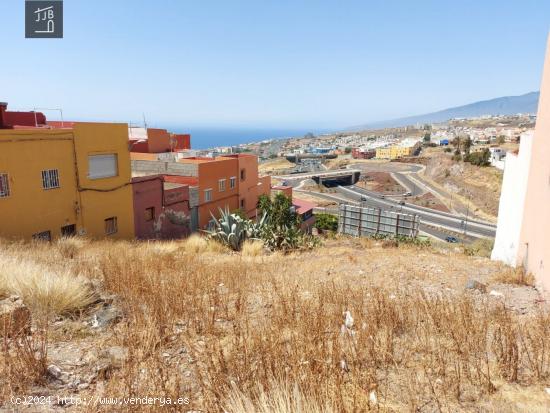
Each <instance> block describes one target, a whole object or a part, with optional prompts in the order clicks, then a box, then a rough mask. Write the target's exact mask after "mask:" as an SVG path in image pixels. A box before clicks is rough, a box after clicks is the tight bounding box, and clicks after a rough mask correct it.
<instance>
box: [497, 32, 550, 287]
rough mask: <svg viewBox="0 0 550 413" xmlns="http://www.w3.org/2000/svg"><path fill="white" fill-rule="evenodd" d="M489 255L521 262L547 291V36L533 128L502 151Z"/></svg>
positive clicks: (549, 133) (549, 160) (549, 257)
mask: <svg viewBox="0 0 550 413" xmlns="http://www.w3.org/2000/svg"><path fill="white" fill-rule="evenodd" d="M491 258H492V259H494V260H499V261H503V262H505V263H507V264H509V265H512V266H514V267H516V266H523V267H524V268H525V271H526V272H528V273H532V274H533V275H534V276H535V279H536V282H537V284H538V285H539V286H542V287H543V288H544V289H545V290H547V291H550V39H549V42H548V46H547V52H546V61H545V65H544V72H543V78H542V85H541V89H540V98H539V108H538V115H537V124H536V128H535V133H534V134H525V135H523V136H522V137H521V141H520V148H519V153H518V154H517V155H516V154H513V153H510V152H509V153H508V154H507V156H506V166H505V170H504V178H503V183H502V192H501V196H500V205H499V211H498V227H497V234H496V238H495V246H494V248H493V252H492V254H491Z"/></svg>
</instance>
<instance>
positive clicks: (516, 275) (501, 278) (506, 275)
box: [493, 267, 535, 287]
mask: <svg viewBox="0 0 550 413" xmlns="http://www.w3.org/2000/svg"><path fill="white" fill-rule="evenodd" d="M493 281H494V282H497V283H502V284H513V285H527V286H531V287H532V286H534V285H535V277H534V276H533V274H532V273H526V272H525V270H524V269H523V268H522V267H518V268H506V269H505V270H503V271H502V272H499V273H498V274H496V275H495V276H494V277H493Z"/></svg>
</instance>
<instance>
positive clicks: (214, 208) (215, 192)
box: [131, 153, 271, 229]
mask: <svg viewBox="0 0 550 413" xmlns="http://www.w3.org/2000/svg"><path fill="white" fill-rule="evenodd" d="M153 158H155V156H153V155H152V154H143V153H137V154H136V153H132V154H131V159H132V173H133V175H134V176H147V175H154V174H163V175H166V181H167V182H177V183H181V184H187V185H189V186H190V189H191V199H193V198H194V195H193V194H195V193H196V194H197V195H196V197H195V198H196V205H197V207H196V210H195V209H194V208H192V210H191V215H192V218H193V222H196V227H195V228H197V229H204V228H206V227H207V226H208V223H209V222H210V220H211V219H212V215H214V216H215V217H218V216H219V210H220V209H222V210H223V209H229V211H235V210H237V209H240V210H242V211H243V212H244V213H245V214H246V215H247V216H248V217H249V218H253V217H255V216H256V206H257V203H258V197H259V196H260V195H262V194H269V193H270V187H271V178H270V177H269V176H266V177H261V178H260V177H258V158H257V157H256V156H255V155H250V154H237V155H227V156H218V157H215V158H210V157H190V158H182V159H180V160H178V161H173V160H158V159H153Z"/></svg>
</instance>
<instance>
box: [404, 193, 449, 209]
mask: <svg viewBox="0 0 550 413" xmlns="http://www.w3.org/2000/svg"><path fill="white" fill-rule="evenodd" d="M407 202H409V203H411V204H415V205H419V206H423V207H426V208H431V209H435V210H437V211H443V212H450V211H449V208H447V206H446V205H444V204H443V203H442V202H441V201H440V200H439V198H437V197H436V196H434V195H433V194H432V193H430V192H427V193H425V194H423V195H420V196H414V197H410V198H408V199H407Z"/></svg>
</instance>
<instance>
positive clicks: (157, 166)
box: [132, 160, 199, 176]
mask: <svg viewBox="0 0 550 413" xmlns="http://www.w3.org/2000/svg"><path fill="white" fill-rule="evenodd" d="M132 173H133V174H134V175H138V176H144V175H156V174H170V175H183V176H199V167H198V164H193V163H183V162H163V161H143V160H132Z"/></svg>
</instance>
